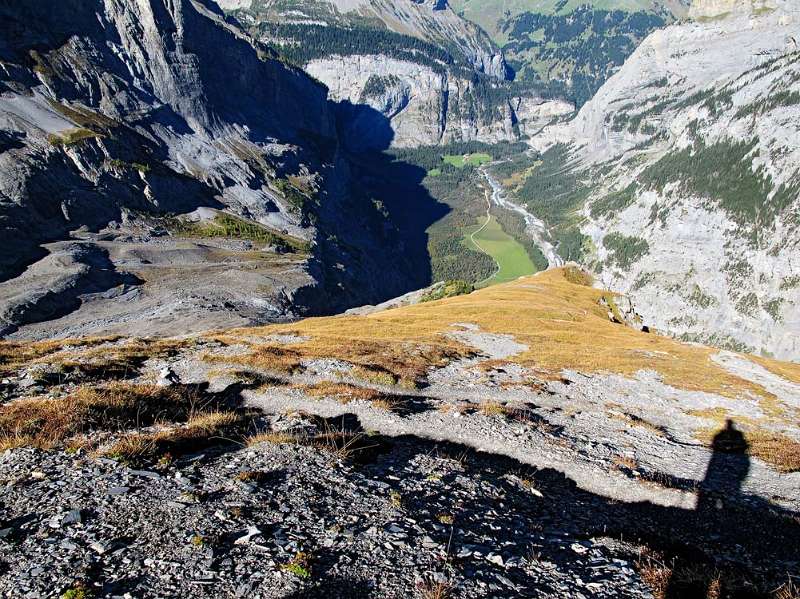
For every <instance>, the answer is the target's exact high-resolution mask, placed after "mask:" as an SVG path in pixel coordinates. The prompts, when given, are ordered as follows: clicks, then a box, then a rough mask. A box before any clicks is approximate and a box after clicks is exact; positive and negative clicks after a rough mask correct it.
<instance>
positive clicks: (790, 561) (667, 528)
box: [340, 414, 800, 599]
mask: <svg viewBox="0 0 800 599" xmlns="http://www.w3.org/2000/svg"><path fill="white" fill-rule="evenodd" d="M340 419H341V421H342V422H344V423H346V426H347V427H348V429H349V430H351V431H353V432H363V430H362V429H361V427H360V424H359V422H358V419H357V417H355V416H354V415H352V414H349V415H346V416H344V417H340ZM730 430H731V429H730V427H729V428H728V429H726V431H723V432H722V433H720V435H718V437H717V439H716V440H715V443H714V446H713V454H712V457H711V459H710V461H709V466H708V472H707V475H706V477H705V479H704V481H703V483H702V484H701V489H702V491H701V492H700V493H699V501H698V507H697V509H683V508H674V507H664V506H661V505H656V504H653V503H650V502H638V503H625V502H620V501H616V500H611V499H609V498H607V497H604V496H601V495H598V494H595V493H591V492H589V491H585V490H583V489H580V488H579V487H578V486H577V485H576V484H575V482H574V481H573V480H571V479H570V478H569V477H567V476H565V475H564V474H563V473H561V472H559V471H556V470H554V469H550V468H542V469H539V468H535V467H532V466H530V465H528V464H524V463H522V462H519V461H518V460H515V459H513V458H510V457H507V456H505V455H498V454H492V453H487V452H483V451H478V450H475V449H474V448H472V447H470V446H467V445H463V444H460V443H453V442H446V441H445V442H437V441H432V440H430V439H428V438H425V437H419V436H415V435H404V436H399V437H391V438H389V439H386V440H385V442H386V443H389V444H390V445H391V451H390V452H388V453H382V454H377V455H376V456H375V457H376V460H375V461H374V462H372V463H367V464H366V465H364V466H362V468H363V469H364V475H365V476H366V477H368V478H371V479H373V480H377V481H381V482H383V483H385V484H386V485H387V488H391V489H397V490H398V492H399V496H398V500H399V501H401V502H402V507H403V509H404V510H405V511H406V512H407V513H409V514H416V515H423V514H426V515H428V516H427V517H430V518H433V517H434V516H436V515H442V514H444V515H445V516H448V517H450V518H452V524H447V522H449V520H447V521H445V525H442V526H438V525H434V529H435V530H434V531H431V530H430V528H429V527H426V528H427V530H426V534H429V535H430V536H431V537H432V538H433V539H434V541H436V542H437V543H440V544H441V545H443V546H447V547H448V548H449V556H450V557H449V561H450V562H451V563H452V565H453V567H454V568H456V570H457V571H459V572H460V574H462V575H464V576H467V577H470V578H473V579H477V580H480V581H483V582H485V583H486V584H487V585H488V584H496V576H497V575H501V576H504V577H506V578H507V579H508V580H510V581H511V583H512V584H513V585H514V587H515V589H516V593H517V596H520V594H522V596H527V595H526V594H530V593H534V594H536V593H553V596H558V589H549V588H546V587H543V586H541V585H540V584H539V583H538V582H537V581H536V580H535V579H532V578H531V577H530V575H529V574H528V573H527V572H526V571H525V570H524V569H522V568H505V567H502V566H495V565H493V564H492V563H491V562H489V563H488V564H487V563H486V562H485V561H484V560H482V559H481V560H479V561H480V562H481V563H480V564H476V562H475V560H474V558H473V557H472V555H474V553H475V552H478V553H480V554H482V555H484V556H485V555H488V554H489V553H497V554H498V555H500V556H501V557H502V558H503V559H504V560H508V559H509V558H513V557H515V556H528V555H531V552H532V551H533V552H534V553H535V554H536V555H538V558H537V559H539V560H540V561H542V562H544V563H546V562H552V563H555V564H557V565H558V567H559V569H562V570H565V571H570V570H572V569H574V570H575V572H574V573H575V575H578V576H582V577H583V580H584V582H587V583H588V582H591V581H592V580H590V579H587V578H586V576H587V575H588V576H590V577H592V576H595V575H594V574H592V571H593V570H592V569H591V568H586V567H585V564H583V565H581V564H582V563H583V561H584V560H581V559H576V555H577V554H576V551H575V548H574V547H575V544H576V543H578V544H580V543H582V542H588V541H589V540H594V541H596V540H597V539H603V538H609V539H621V540H624V541H627V542H631V543H634V544H641V546H642V548H644V549H646V550H647V551H651V552H653V553H654V554H657V555H659V556H661V557H660V559H661V560H662V561H661V562H660V563H663V564H665V566H666V567H668V568H669V569H670V570H671V572H672V579H671V581H669V582H666V581H665V584H664V586H663V587H662V588H661V589H659V590H658V591H657V593H656V594H658V593H661V596H664V597H668V598H669V599H674V598H676V597H681V598H682V599H694V598H700V597H702V598H703V599H705V598H706V596H707V595H706V594H704V593H706V592H711V591H712V590H714V589H716V592H717V594H716V595H713V596H715V597H718V598H719V599H725V598H728V599H744V598H753V599H755V598H758V599H767V597H771V596H772V591H773V590H774V589H775V588H777V587H778V586H780V585H781V584H782V583H784V582H785V581H786V576H787V573H790V572H793V571H795V569H796V566H797V562H796V556H797V555H800V519H799V518H798V514H797V513H796V512H793V511H790V510H786V509H783V508H781V507H779V506H777V505H774V504H771V503H769V502H768V501H766V500H764V499H762V498H760V497H753V496H747V495H743V494H742V493H741V492H740V491H739V487H740V485H741V482H742V473H743V472H746V469H745V468H744V467H743V465H742V464H743V463H744V461H745V460H744V459H740V457H741V455H742V454H741V453H728V452H725V451H722V450H721V449H720V448H719V447H720V445H719V439H720V438H722V437H726V436H727V437H728V439H730ZM736 432H737V433H738V431H736ZM739 434H741V433H739ZM370 439H373V440H374V439H376V436H375V435H373V436H371V437H370ZM742 439H743V437H742ZM723 454H724V456H723ZM423 456H425V457H423ZM429 456H436V457H439V458H446V459H447V460H448V462H449V463H450V464H451V466H450V467H448V468H445V469H444V471H442V472H426V471H424V469H420V468H419V467H418V466H416V464H419V463H420V459H423V461H424V460H425V459H426V458H427V457H429ZM734 456H735V457H734ZM728 458H730V459H728ZM745 459H746V456H745ZM398 477H400V478H399V479H398ZM398 480H403V481H404V483H403V485H402V487H399V486H398V482H397V481H398ZM437 481H438V482H437ZM465 481H471V482H470V483H469V485H468V489H469V491H468V492H466V493H465V492H464V491H463V490H461V488H462V487H461V486H463V485H466V484H467V483H466V482H465ZM632 484H633V483H632ZM403 488H410V489H417V490H416V491H414V492H408V493H406V492H404V491H403ZM531 489H535V490H536V493H535V494H532V493H531ZM387 493H388V491H387ZM718 499H719V500H720V501H721V504H720V503H718V502H717V500H718ZM500 506H502V507H500ZM415 517H416V516H415ZM437 517H438V516H437ZM440 520H441V518H440ZM420 534H421V533H420ZM487 539H491V541H490V542H487ZM589 546H593V543H590V544H589ZM462 551H464V552H465V553H462ZM460 554H461V555H464V557H460ZM644 555H647V553H640V550H633V551H632V553H631V554H630V555H629V556H628V560H629V561H631V562H634V563H635V564H636V566H637V568H640V569H643V568H645V567H646V564H645V560H644V558H643V556H644ZM476 565H479V567H476ZM596 576H597V577H598V579H600V580H602V579H603V576H604V575H603V574H601V573H600V572H598V573H597V574H596ZM664 593H666V594H664ZM711 596H712V595H711V594H708V597H711Z"/></svg>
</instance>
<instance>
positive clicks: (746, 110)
mask: <svg viewBox="0 0 800 599" xmlns="http://www.w3.org/2000/svg"><path fill="white" fill-rule="evenodd" d="M798 104H800V92H796V91H788V90H784V91H780V92H775V93H772V94H770V95H769V96H767V97H766V98H763V99H761V100H760V101H757V102H751V103H750V104H747V105H745V106H742V107H741V108H740V109H739V110H738V111H737V112H736V118H745V117H748V116H758V115H761V114H765V113H767V112H769V111H771V110H774V109H775V108H779V107H781V106H796V105H798Z"/></svg>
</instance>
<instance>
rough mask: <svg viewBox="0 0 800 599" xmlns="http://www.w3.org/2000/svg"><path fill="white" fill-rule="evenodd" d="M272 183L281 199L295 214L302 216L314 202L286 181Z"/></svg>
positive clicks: (278, 180) (277, 180) (275, 180)
mask: <svg viewBox="0 0 800 599" xmlns="http://www.w3.org/2000/svg"><path fill="white" fill-rule="evenodd" d="M272 183H273V184H274V185H275V187H276V188H277V189H278V191H279V192H280V194H281V195H282V196H283V199H285V200H286V202H287V203H288V204H289V206H290V208H291V209H292V210H293V211H294V212H295V213H297V214H304V213H305V211H306V210H308V208H309V205H310V204H311V203H313V202H314V198H312V197H311V196H310V195H309V194H307V193H305V192H303V191H302V190H300V189H298V187H297V186H296V185H295V184H293V183H292V182H291V181H289V180H288V179H274V180H273V181H272Z"/></svg>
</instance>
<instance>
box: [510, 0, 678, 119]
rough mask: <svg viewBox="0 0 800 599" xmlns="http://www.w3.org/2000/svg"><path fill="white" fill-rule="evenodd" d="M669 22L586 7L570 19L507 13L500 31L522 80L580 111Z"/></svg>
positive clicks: (648, 15) (576, 10)
mask: <svg viewBox="0 0 800 599" xmlns="http://www.w3.org/2000/svg"><path fill="white" fill-rule="evenodd" d="M501 5H502V6H503V7H507V5H506V4H498V5H497V6H501ZM665 22H666V21H665V19H664V18H663V17H662V16H660V15H655V14H652V13H648V12H644V11H639V12H626V11H621V10H602V9H600V7H597V6H588V5H586V6H577V7H574V10H572V11H569V12H568V13H566V14H552V15H548V14H541V12H540V11H537V12H527V11H524V12H521V13H520V14H516V15H512V14H511V13H504V14H502V15H498V25H497V26H498V29H499V33H500V37H502V40H499V41H501V43H502V47H503V50H504V52H505V55H506V58H507V59H508V61H509V62H510V64H511V66H512V67H513V68H514V69H515V70H516V71H517V78H518V79H519V80H520V81H523V82H527V83H530V84H538V85H539V86H540V87H541V88H544V89H546V90H548V91H549V92H551V93H554V94H559V95H562V96H564V97H567V98H570V99H572V100H573V101H574V102H575V103H576V105H577V107H578V108H580V107H581V106H582V105H583V104H584V103H586V102H587V101H588V100H589V99H590V98H591V97H592V96H593V95H594V94H595V92H596V91H597V90H598V89H600V86H601V85H602V84H603V83H604V82H605V81H606V80H607V79H608V78H609V77H610V76H611V74H612V73H613V72H614V71H615V69H616V68H617V67H618V66H619V65H621V64H622V63H623V62H624V61H625V59H626V58H627V57H628V56H630V55H631V53H633V51H634V50H635V49H636V46H637V45H638V44H639V42H640V41H641V40H642V39H644V38H645V37H646V36H647V35H648V34H649V33H650V32H651V31H653V30H654V29H658V28H659V27H662V26H663V25H664V24H665Z"/></svg>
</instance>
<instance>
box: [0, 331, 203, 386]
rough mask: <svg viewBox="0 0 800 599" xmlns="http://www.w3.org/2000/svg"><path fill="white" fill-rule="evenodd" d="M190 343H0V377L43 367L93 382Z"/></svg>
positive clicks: (95, 339) (100, 339)
mask: <svg viewBox="0 0 800 599" xmlns="http://www.w3.org/2000/svg"><path fill="white" fill-rule="evenodd" d="M191 343H192V342H191V341H188V340H178V339H148V338H141V339H123V338H121V337H87V338H83V339H62V340H53V341H37V342H0V375H2V376H6V375H10V374H13V373H15V372H16V371H18V370H19V369H20V368H22V367H24V366H31V365H38V364H46V365H49V366H54V367H56V368H57V369H58V370H60V371H62V372H64V373H67V372H79V373H81V374H82V375H84V376H85V377H89V378H97V379H110V378H122V377H126V376H130V375H133V374H135V373H136V372H137V371H138V369H139V367H140V366H141V365H142V364H143V363H144V362H145V361H146V360H148V359H151V358H165V357H169V356H172V355H175V354H176V353H177V352H179V351H180V350H181V349H182V348H184V347H187V346H188V345H190V344H191Z"/></svg>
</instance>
